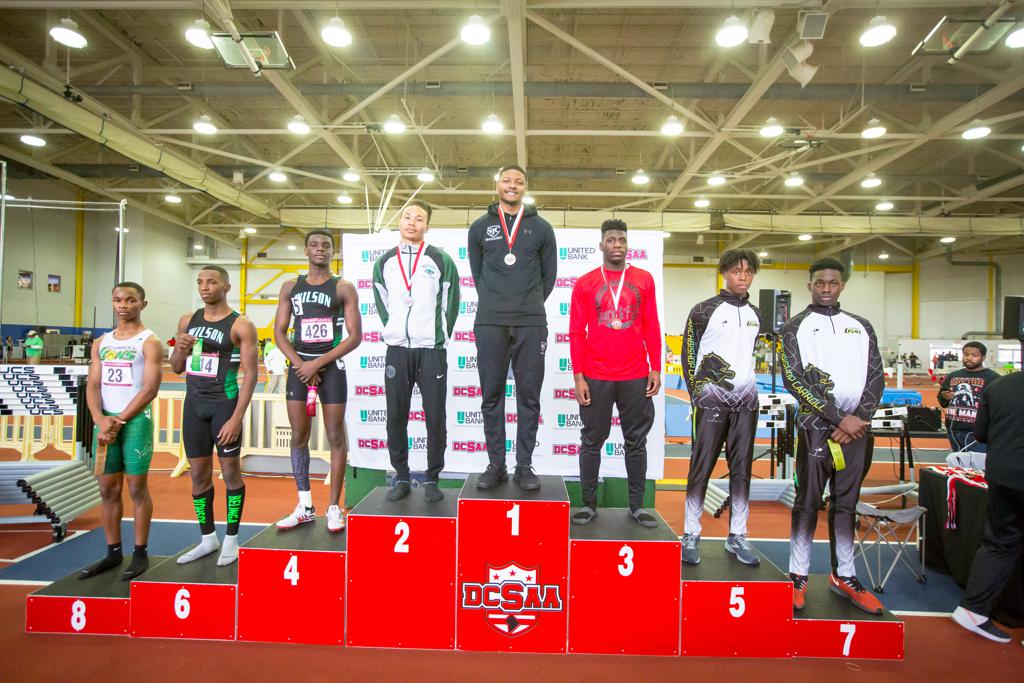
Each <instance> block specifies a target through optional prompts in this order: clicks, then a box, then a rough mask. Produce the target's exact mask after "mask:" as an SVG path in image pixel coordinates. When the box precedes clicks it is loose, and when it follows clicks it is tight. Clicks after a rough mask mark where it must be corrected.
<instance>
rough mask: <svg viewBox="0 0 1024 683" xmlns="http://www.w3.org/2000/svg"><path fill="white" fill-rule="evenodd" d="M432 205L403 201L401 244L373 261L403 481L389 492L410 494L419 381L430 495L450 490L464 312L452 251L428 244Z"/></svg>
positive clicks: (394, 455) (393, 438) (392, 446)
mask: <svg viewBox="0 0 1024 683" xmlns="http://www.w3.org/2000/svg"><path fill="white" fill-rule="evenodd" d="M430 214H431V210H430V206H429V205H428V204H427V203H426V202H423V201H420V200H414V201H412V202H409V204H408V205H407V206H406V207H405V208H404V209H402V216H401V218H400V219H399V223H398V229H399V232H400V234H401V238H400V239H401V241H400V242H399V244H398V246H397V247H395V248H394V249H391V250H389V251H387V252H385V253H384V254H382V255H381V257H380V258H379V259H377V262H376V263H375V264H374V266H373V297H374V300H375V301H376V302H377V313H378V314H379V315H380V319H381V321H382V322H383V323H384V343H386V344H387V345H388V350H387V353H386V355H385V361H386V363H385V365H386V367H385V369H384V388H385V394H386V397H387V405H388V418H387V431H388V452H389V454H390V456H391V466H392V467H394V468H395V474H396V484H395V487H394V488H392V489H391V490H390V491H388V494H387V499H388V500H391V501H395V500H400V499H401V498H404V497H405V496H407V495H408V494H409V404H410V402H411V400H412V389H413V386H414V385H418V386H419V388H420V394H421V396H422V397H423V412H424V413H425V415H426V420H427V472H426V475H427V476H426V482H425V485H424V487H423V495H424V497H425V498H426V499H427V502H431V503H432V502H436V501H439V500H441V499H442V498H443V497H444V494H442V493H441V490H440V489H439V488H438V486H437V482H438V477H440V475H441V470H443V469H444V451H445V447H446V446H447V441H448V429H447V427H446V425H445V420H446V414H447V413H446V410H445V405H446V400H447V393H448V355H447V352H446V350H445V349H446V348H447V346H448V341H449V340H450V339H451V336H452V330H453V329H455V319H456V318H457V317H458V315H459V273H458V271H457V270H456V269H455V262H454V261H452V259H451V257H450V256H448V254H446V253H445V252H443V251H441V250H440V249H438V248H437V247H435V246H433V245H430V244H427V243H426V242H425V241H424V236H425V234H426V232H427V229H428V227H429V223H430Z"/></svg>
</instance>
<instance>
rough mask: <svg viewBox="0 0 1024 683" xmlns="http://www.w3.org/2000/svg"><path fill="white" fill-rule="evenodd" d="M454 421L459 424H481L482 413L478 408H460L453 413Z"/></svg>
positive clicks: (482, 419)
mask: <svg viewBox="0 0 1024 683" xmlns="http://www.w3.org/2000/svg"><path fill="white" fill-rule="evenodd" d="M455 421H456V422H457V423H458V424H460V425H482V424H483V423H484V414H483V413H481V412H480V411H478V410H460V411H458V412H457V413H455Z"/></svg>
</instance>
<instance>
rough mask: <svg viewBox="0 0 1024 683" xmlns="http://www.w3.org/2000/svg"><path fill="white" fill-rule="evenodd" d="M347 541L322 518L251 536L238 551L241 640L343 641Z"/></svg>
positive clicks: (313, 643) (320, 643) (269, 528)
mask: <svg viewBox="0 0 1024 683" xmlns="http://www.w3.org/2000/svg"><path fill="white" fill-rule="evenodd" d="M345 542H346V534H344V533H332V532H330V531H328V530H327V520H326V518H324V517H317V518H316V520H314V521H313V522H310V523H307V524H301V525H299V526H297V527H295V528H294V529H289V530H287V531H282V530H279V529H278V528H277V527H276V526H275V525H271V526H269V527H267V528H266V529H264V530H263V531H261V532H260V533H258V534H256V535H255V536H253V537H252V538H250V539H249V541H248V542H246V544H245V545H243V546H242V547H241V548H240V549H239V555H238V639H239V640H244V641H256V642H269V643H307V644H311V645H341V644H342V643H343V642H344V627H345Z"/></svg>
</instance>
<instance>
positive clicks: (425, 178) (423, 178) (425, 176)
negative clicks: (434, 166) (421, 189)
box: [416, 166, 434, 183]
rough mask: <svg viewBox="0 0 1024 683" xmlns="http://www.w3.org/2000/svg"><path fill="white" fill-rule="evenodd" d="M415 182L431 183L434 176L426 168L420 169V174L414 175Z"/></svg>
mask: <svg viewBox="0 0 1024 683" xmlns="http://www.w3.org/2000/svg"><path fill="white" fill-rule="evenodd" d="M416 180H418V181H420V182H421V183H432V182H434V174H433V173H432V172H431V170H430V169H429V168H427V167H425V166H424V167H423V168H422V169H420V172H419V173H417V174H416Z"/></svg>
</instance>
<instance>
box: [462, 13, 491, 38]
mask: <svg viewBox="0 0 1024 683" xmlns="http://www.w3.org/2000/svg"><path fill="white" fill-rule="evenodd" d="M459 36H460V37H461V38H462V42H464V43H466V44H468V45H483V44H484V43H486V42H487V41H488V40H490V39H491V29H490V28H488V26H487V24H485V23H484V20H483V17H481V16H480V15H479V14H474V15H473V16H471V17H470V18H469V19H468V20H467V21H466V23H465V24H463V25H462V30H461V31H459Z"/></svg>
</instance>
